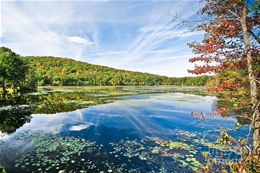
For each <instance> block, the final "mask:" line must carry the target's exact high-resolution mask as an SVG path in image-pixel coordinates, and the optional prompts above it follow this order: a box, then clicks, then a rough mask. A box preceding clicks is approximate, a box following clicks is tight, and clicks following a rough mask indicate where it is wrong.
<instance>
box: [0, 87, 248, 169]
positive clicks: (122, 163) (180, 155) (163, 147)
mask: <svg viewBox="0 0 260 173" xmlns="http://www.w3.org/2000/svg"><path fill="white" fill-rule="evenodd" d="M159 88H161V87H159ZM159 88H156V87H155V88H154V89H152V88H148V89H147V90H146V89H145V88H138V89H137V90H138V91H137V94H136V95H130V94H129V93H131V92H134V90H135V89H131V88H127V92H128V93H127V95H125V96H119V95H120V94H118V93H117V94H115V93H113V94H114V95H113V96H111V95H109V92H115V91H113V90H107V91H106V92H103V91H102V90H98V91H99V92H98V94H97V95H95V94H94V93H92V94H90V93H84V92H80V93H75V92H71V93H66V94H64V93H47V94H44V95H28V98H33V97H35V98H36V101H35V102H34V104H36V105H37V108H36V109H35V113H37V114H33V115H32V119H31V122H30V123H27V124H25V125H24V126H23V127H22V128H19V129H18V130H17V131H16V132H15V133H14V134H12V135H9V136H8V137H9V138H5V140H2V139H1V140H0V149H1V146H2V148H7V149H5V153H9V152H6V151H9V149H8V147H10V146H12V145H11V144H12V143H16V144H17V143H19V141H23V142H24V143H21V145H23V146H26V145H27V146H30V147H29V149H28V150H26V151H25V152H24V153H22V154H21V155H20V153H19V154H17V155H15V157H11V156H9V155H7V156H4V157H3V156H2V155H0V163H1V164H3V165H4V166H5V167H6V168H7V170H8V172H9V173H12V172H21V173H22V172H32V171H34V172H59V171H67V172H69V171H71V172H82V173H83V172H86V170H88V171H91V172H111V171H112V172H173V171H178V172H192V171H191V170H192V169H196V168H198V166H199V165H200V163H199V162H203V161H204V159H203V157H202V155H201V152H202V151H208V148H209V147H210V148H211V150H210V151H212V148H213V149H214V151H217V152H219V151H221V152H223V153H224V154H225V152H226V155H228V154H229V153H232V156H233V155H234V156H237V155H236V154H238V153H237V152H235V151H233V150H232V149H229V150H226V149H223V148H219V145H218V146H215V145H211V143H209V142H207V141H204V140H202V136H203V133H204V132H207V131H208V130H214V129H216V128H219V127H220V126H221V127H232V123H234V122H235V119H232V118H225V119H223V118H222V117H221V116H215V117H212V119H207V120H204V121H199V120H197V119H194V118H193V117H191V116H190V112H192V111H197V112H200V111H203V112H212V111H213V105H216V101H217V100H216V98H215V97H209V96H203V97H202V96H197V95H193V94H183V93H180V91H178V93H174V92H170V89H169V87H168V88H167V90H166V91H167V93H163V92H164V90H161V91H160V89H159ZM120 89H122V88H120ZM122 91H125V90H124V89H123V90H122ZM159 91H160V92H161V93H159ZM138 92H142V93H143V92H146V93H145V94H138ZM149 92H151V93H149ZM115 95H116V96H117V97H115ZM28 100H30V99H28ZM105 103H106V104H105ZM99 104H102V105H99ZM90 105H92V106H90ZM44 113H45V114H44ZM51 113H53V114H51ZM243 134H246V133H245V131H243V130H241V131H237V134H236V135H237V136H243ZM217 135H218V134H217V133H209V134H208V135H207V136H206V137H207V139H209V140H211V141H214V140H216V137H217ZM1 142H2V143H1ZM214 142H215V141H214ZM32 144H34V145H33V147H31V145H32ZM12 151H13V150H12ZM227 151H228V152H227ZM0 152H1V150H0ZM217 152H216V153H217ZM214 157H215V155H214ZM216 157H217V156H216Z"/></svg>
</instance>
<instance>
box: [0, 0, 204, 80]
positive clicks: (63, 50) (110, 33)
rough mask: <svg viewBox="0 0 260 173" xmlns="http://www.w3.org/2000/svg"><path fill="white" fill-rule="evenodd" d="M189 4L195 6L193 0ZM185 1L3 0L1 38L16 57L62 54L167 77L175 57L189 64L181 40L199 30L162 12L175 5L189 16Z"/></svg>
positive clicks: (197, 36)
mask: <svg viewBox="0 0 260 173" xmlns="http://www.w3.org/2000/svg"><path fill="white" fill-rule="evenodd" d="M192 3H193V5H194V6H195V5H196V3H197V2H195V1H193V2H192ZM189 4H190V1H160V2H159V1H142V2H140V1H108V2H105V1H19V2H18V1H13V2H10V1H9V2H8V1H4V2H1V5H2V8H1V18H2V23H1V42H2V45H4V46H7V47H10V48H11V49H12V50H13V51H15V52H16V53H18V54H21V55H39V56H41V55H50V56H59V57H68V58H74V59H76V60H80V61H87V62H89V63H93V64H99V65H105V66H110V67H114V68H119V69H127V70H133V71H145V72H149V73H158V74H161V75H168V76H173V75H175V74H176V68H170V69H167V70H166V68H169V67H170V66H169V65H168V64H172V63H173V62H176V61H177V60H178V61H180V62H181V63H179V66H180V65H182V66H183V69H186V67H187V66H189V65H190V63H189V62H188V58H189V57H188V55H189V56H190V55H192V54H191V50H190V49H189V48H188V47H187V43H188V42H192V41H195V40H199V39H200V38H201V36H202V33H201V32H190V31H189V30H187V29H185V28H174V26H175V25H176V24H177V23H176V22H173V21H172V17H171V16H169V15H166V13H167V12H171V13H175V11H176V9H177V10H178V15H179V16H182V17H184V18H189V17H192V16H193V15H194V14H195V13H196V12H195V11H192V10H188V7H189ZM57 6H58V7H59V8H57ZM183 55H187V56H185V57H183ZM176 57H182V58H176ZM185 62H186V64H185ZM146 64H149V65H146ZM184 65H185V66H186V67H184ZM156 67H160V68H164V67H165V68H164V69H165V70H158V69H157V68H156ZM185 71H186V70H185ZM182 74H183V75H188V74H187V72H183V73H182Z"/></svg>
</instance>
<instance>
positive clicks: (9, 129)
mask: <svg viewBox="0 0 260 173" xmlns="http://www.w3.org/2000/svg"><path fill="white" fill-rule="evenodd" d="M31 114H32V110H31V108H30V106H28V105H23V106H22V105H15V106H12V105H9V106H2V107H0V131H1V132H2V133H7V134H11V133H13V132H15V131H16V130H17V129H18V128H20V127H22V126H23V125H24V124H25V123H28V122H30V121H31Z"/></svg>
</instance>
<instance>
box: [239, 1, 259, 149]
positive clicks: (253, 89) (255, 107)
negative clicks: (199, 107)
mask: <svg viewBox="0 0 260 173" xmlns="http://www.w3.org/2000/svg"><path fill="white" fill-rule="evenodd" d="M246 13H247V9H246V7H245V6H244V8H243V11H242V16H241V21H240V22H241V26H242V31H243V41H244V43H245V54H246V57H247V65H248V73H249V82H250V96H251V102H252V112H253V118H252V123H251V127H252V129H253V151H254V153H256V152H259V150H260V148H259V143H260V136H259V134H260V111H259V107H260V106H259V101H258V98H257V82H256V76H255V74H254V70H253V60H252V52H251V49H250V41H249V38H248V29H247V26H246Z"/></svg>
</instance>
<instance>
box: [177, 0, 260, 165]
mask: <svg viewBox="0 0 260 173" xmlns="http://www.w3.org/2000/svg"><path fill="white" fill-rule="evenodd" d="M202 2H203V3H205V6H204V7H203V8H202V9H200V10H199V11H198V14H200V15H202V16H203V17H205V16H206V18H203V20H198V21H189V20H183V19H182V18H177V16H175V19H178V20H179V21H180V22H181V23H182V24H185V23H191V22H199V24H198V25H197V26H196V27H195V30H199V31H204V32H205V35H204V38H203V40H202V41H201V42H193V43H189V44H188V46H189V47H190V48H192V50H193V53H194V54H196V55H197V56H196V57H193V58H191V59H190V60H189V61H190V62H191V63H196V62H199V63H198V64H199V65H197V64H195V67H194V69H192V70H188V72H190V73H192V74H198V75H199V74H204V73H213V74H219V73H223V72H228V71H237V72H241V71H243V72H244V73H245V74H246V76H245V75H244V76H245V78H246V80H225V81H223V82H221V83H220V82H219V83H216V85H215V86H214V87H211V88H209V89H208V91H221V90H227V89H229V90H231V89H232V90H236V89H238V88H241V87H246V86H245V85H248V84H249V88H248V90H249V93H250V94H247V96H249V97H250V100H251V103H250V104H248V105H250V107H251V112H252V115H251V116H250V119H251V120H252V121H251V124H250V128H251V130H252V133H253V143H252V145H253V150H252V155H253V156H257V158H258V159H259V158H260V102H259V93H258V92H259V83H260V82H259V77H260V70H259V64H260V63H259V62H260V38H259V35H260V12H259V10H260V5H259V4H260V0H256V1H249V0H202ZM243 105H245V103H243ZM221 111H222V110H221ZM217 113H218V112H217ZM193 114H194V113H193ZM259 169H260V168H259Z"/></svg>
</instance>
